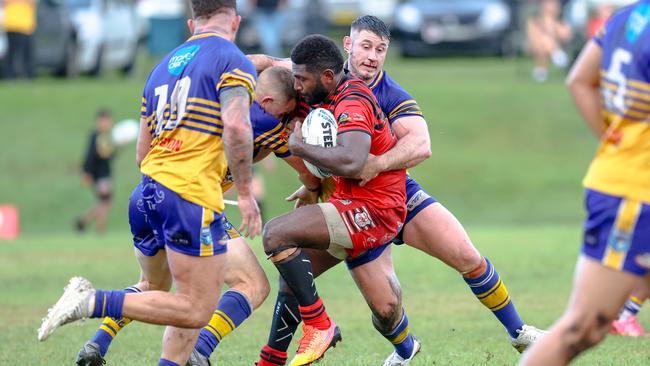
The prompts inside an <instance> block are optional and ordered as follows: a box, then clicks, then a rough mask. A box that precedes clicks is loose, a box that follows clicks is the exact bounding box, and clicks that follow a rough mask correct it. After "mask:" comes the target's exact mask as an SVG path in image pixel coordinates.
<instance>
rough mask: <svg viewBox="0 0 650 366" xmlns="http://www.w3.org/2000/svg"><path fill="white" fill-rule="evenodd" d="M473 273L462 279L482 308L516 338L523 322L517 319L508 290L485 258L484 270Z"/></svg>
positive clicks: (517, 315)
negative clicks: (489, 312)
mask: <svg viewBox="0 0 650 366" xmlns="http://www.w3.org/2000/svg"><path fill="white" fill-rule="evenodd" d="M479 268H480V267H479ZM474 272H477V271H474ZM474 272H472V273H468V274H465V275H464V276H463V279H464V280H465V282H467V285H469V287H470V289H472V292H473V293H474V295H476V297H477V298H478V299H479V301H480V302H481V303H482V304H483V306H485V307H486V308H488V309H490V311H492V313H494V316H496V317H497V319H499V321H500V322H501V324H503V326H504V327H505V328H506V330H507V331H508V333H509V334H510V336H511V337H513V338H517V336H518V335H519V333H517V330H521V329H522V328H523V326H524V322H523V320H521V318H520V317H519V314H518V313H517V309H516V308H515V304H514V303H513V302H512V300H511V299H510V294H508V289H507V288H506V285H505V284H504V283H503V281H501V277H499V274H498V273H497V271H496V270H495V269H494V266H492V263H491V262H490V261H489V260H488V259H487V258H485V270H484V271H480V272H481V273H477V274H474Z"/></svg>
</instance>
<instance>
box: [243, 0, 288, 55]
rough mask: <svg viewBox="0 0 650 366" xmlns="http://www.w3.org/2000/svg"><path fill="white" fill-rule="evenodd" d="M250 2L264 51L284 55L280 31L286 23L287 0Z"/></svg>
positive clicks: (269, 53)
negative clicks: (285, 9)
mask: <svg viewBox="0 0 650 366" xmlns="http://www.w3.org/2000/svg"><path fill="white" fill-rule="evenodd" d="M250 4H251V7H252V9H253V14H252V15H253V21H254V22H255V28H256V29H257V34H258V36H259V39H260V43H261V45H262V52H264V53H266V54H267V55H271V56H276V57H281V56H283V54H282V40H281V37H280V32H281V31H282V27H283V25H284V8H285V7H286V5H287V0H250Z"/></svg>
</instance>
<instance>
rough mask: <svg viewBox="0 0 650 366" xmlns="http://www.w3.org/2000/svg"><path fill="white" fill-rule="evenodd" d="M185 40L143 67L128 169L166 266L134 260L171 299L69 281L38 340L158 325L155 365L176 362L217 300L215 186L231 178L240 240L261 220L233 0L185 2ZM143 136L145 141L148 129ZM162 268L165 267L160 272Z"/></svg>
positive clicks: (219, 250)
mask: <svg viewBox="0 0 650 366" xmlns="http://www.w3.org/2000/svg"><path fill="white" fill-rule="evenodd" d="M191 7H192V13H193V19H191V20H189V21H188V25H189V27H190V29H191V31H192V33H193V34H194V36H193V37H191V38H190V39H188V40H187V41H186V42H185V43H183V44H182V45H180V46H179V47H177V48H176V49H175V50H173V51H172V52H171V53H170V54H169V55H167V56H166V57H165V58H163V60H162V61H161V62H160V63H159V64H158V65H157V66H156V67H155V68H154V69H153V71H152V72H151V74H150V76H149V79H148V80H147V83H146V85H145V89H144V93H143V107H144V109H145V110H146V111H145V112H144V113H145V115H146V116H147V118H141V122H140V125H141V133H140V137H141V139H140V140H139V141H138V149H137V162H138V164H139V165H140V170H141V171H142V173H143V181H142V190H141V194H142V198H143V206H144V210H145V213H146V215H147V218H148V220H149V223H150V224H151V226H152V227H153V229H154V233H155V235H156V238H157V241H158V242H159V243H164V244H165V248H166V249H168V250H166V262H167V264H168V267H164V266H163V265H161V263H160V261H155V260H149V258H147V257H144V256H143V257H141V258H139V259H141V260H142V262H141V268H142V270H143V271H146V272H147V274H146V276H147V278H150V279H153V280H154V281H157V280H158V281H164V279H163V278H164V277H166V276H169V273H171V277H172V279H173V280H174V282H175V284H176V293H175V294H171V293H169V292H166V291H145V292H139V293H126V292H125V291H123V290H116V291H104V290H96V289H94V288H93V287H92V285H91V283H90V282H89V281H88V280H86V279H84V278H81V277H75V278H73V279H72V280H71V281H70V284H69V285H68V286H67V287H66V290H65V291H64V294H63V296H62V297H61V299H59V301H58V302H57V303H56V304H55V305H54V307H53V308H52V309H50V311H49V312H48V315H47V317H46V318H45V319H44V320H43V324H42V325H41V328H40V329H39V339H40V340H45V339H46V338H47V337H48V336H50V335H51V334H52V332H54V330H56V329H57V328H58V327H59V326H61V325H64V324H67V323H69V322H72V321H75V320H79V319H82V318H87V317H92V318H104V317H106V316H110V317H112V318H114V319H121V318H122V317H123V316H124V317H127V318H129V319H134V320H139V321H144V322H148V323H153V324H161V325H167V328H166V331H165V336H164V338H163V348H162V355H161V358H160V361H159V363H158V364H159V365H163V366H174V365H184V364H185V362H187V360H188V358H189V355H190V353H191V352H192V350H193V349H194V344H195V342H196V339H197V337H198V335H199V331H200V329H201V328H202V327H203V326H205V324H207V323H208V322H209V320H210V318H211V316H212V314H213V312H214V309H215V307H216V305H217V302H218V300H219V296H220V291H221V287H222V284H223V279H224V269H225V267H226V257H225V255H221V254H224V253H225V252H226V250H227V247H226V245H225V242H223V241H222V238H223V235H224V234H225V229H224V226H223V220H222V214H221V213H222V211H223V209H224V202H223V195H222V191H221V179H222V177H223V176H224V175H225V173H226V169H227V167H228V168H229V169H230V172H231V173H232V175H233V178H234V181H235V186H236V187H237V190H238V193H239V197H238V203H239V209H240V212H241V214H242V226H241V227H240V229H242V230H243V229H246V233H247V235H248V236H249V237H254V236H255V235H257V234H259V232H260V227H261V219H260V215H259V210H258V208H257V205H256V203H255V199H254V198H253V195H252V193H251V190H250V189H251V177H252V171H251V164H252V155H253V154H252V152H253V138H252V136H253V134H252V130H251V126H250V120H249V108H250V105H251V102H252V99H253V92H254V88H255V77H256V74H255V70H254V68H253V65H252V64H251V63H250V61H248V60H247V59H246V58H245V56H244V55H243V54H242V53H241V51H240V50H239V49H238V48H237V46H235V44H234V43H233V41H234V38H235V34H236V32H237V29H238V27H239V23H240V21H241V18H240V17H239V16H238V15H237V13H236V2H235V0H192V1H191ZM150 131H151V132H153V133H152V135H150V134H149V132H150ZM167 268H168V269H167Z"/></svg>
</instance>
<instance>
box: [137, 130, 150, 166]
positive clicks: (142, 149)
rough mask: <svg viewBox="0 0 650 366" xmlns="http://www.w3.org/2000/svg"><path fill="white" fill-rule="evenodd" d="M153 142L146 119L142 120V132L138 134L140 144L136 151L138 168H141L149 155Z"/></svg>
mask: <svg viewBox="0 0 650 366" xmlns="http://www.w3.org/2000/svg"><path fill="white" fill-rule="evenodd" d="M151 140H152V138H151V133H149V127H147V121H146V120H145V119H144V118H140V132H139V133H138V143H137V145H136V150H135V163H136V164H137V165H138V166H140V163H142V160H144V157H145V156H147V154H148V153H149V149H150V148H151Z"/></svg>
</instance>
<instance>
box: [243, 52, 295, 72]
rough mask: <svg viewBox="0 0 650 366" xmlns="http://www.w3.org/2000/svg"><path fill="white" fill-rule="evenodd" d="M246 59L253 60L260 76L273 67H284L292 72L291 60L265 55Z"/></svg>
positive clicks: (259, 54)
mask: <svg viewBox="0 0 650 366" xmlns="http://www.w3.org/2000/svg"><path fill="white" fill-rule="evenodd" d="M246 57H248V59H249V60H251V62H252V63H253V65H254V66H255V71H257V73H258V74H259V73H261V72H262V71H264V70H266V69H268V68H269V67H273V66H282V67H285V68H287V69H289V70H291V59H290V58H280V57H274V56H269V55H264V54H261V53H257V54H252V55H246Z"/></svg>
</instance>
